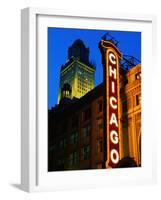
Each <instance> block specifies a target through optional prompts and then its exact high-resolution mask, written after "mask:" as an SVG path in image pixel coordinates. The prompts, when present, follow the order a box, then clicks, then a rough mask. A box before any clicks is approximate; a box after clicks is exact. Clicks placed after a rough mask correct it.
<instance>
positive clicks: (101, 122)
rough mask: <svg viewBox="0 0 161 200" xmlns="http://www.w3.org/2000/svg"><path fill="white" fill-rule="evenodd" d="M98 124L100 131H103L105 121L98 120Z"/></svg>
mask: <svg viewBox="0 0 161 200" xmlns="http://www.w3.org/2000/svg"><path fill="white" fill-rule="evenodd" d="M97 123H98V129H99V130H100V129H103V120H102V118H100V119H98V121H97Z"/></svg>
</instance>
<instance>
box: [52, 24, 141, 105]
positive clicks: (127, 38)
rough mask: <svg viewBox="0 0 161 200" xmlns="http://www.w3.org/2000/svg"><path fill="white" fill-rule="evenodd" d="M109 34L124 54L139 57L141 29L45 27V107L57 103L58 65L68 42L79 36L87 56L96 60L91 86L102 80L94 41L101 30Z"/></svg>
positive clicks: (62, 62) (99, 55)
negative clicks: (87, 48) (86, 49)
mask: <svg viewBox="0 0 161 200" xmlns="http://www.w3.org/2000/svg"><path fill="white" fill-rule="evenodd" d="M107 32H108V33H109V34H110V35H112V36H113V37H114V38H115V39H116V40H117V41H119V43H118V48H119V49H120V51H121V52H122V54H124V55H132V56H134V57H136V58H137V59H139V60H141V33H140V32H125V31H109V30H106V31H104V30H87V29H85V30H83V29H69V28H48V108H51V107H52V106H54V105H55V104H57V99H58V90H59V78H60V67H61V65H62V64H65V63H66V61H67V53H68V48H69V46H71V45H72V43H73V42H74V41H75V40H76V39H81V40H82V41H83V42H84V44H85V46H86V47H89V49H90V55H89V60H90V61H92V62H94V63H95V64H96V72H95V86H97V85H98V84H100V83H101V82H102V80H103V73H102V63H101V53H100V50H99V48H98V43H99V41H100V40H101V37H102V36H103V35H104V34H105V33H107Z"/></svg>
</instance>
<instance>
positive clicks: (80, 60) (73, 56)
mask: <svg viewBox="0 0 161 200" xmlns="http://www.w3.org/2000/svg"><path fill="white" fill-rule="evenodd" d="M94 75H95V67H94V66H93V65H92V64H91V63H90V62H89V48H86V47H85V45H84V43H83V42H82V41H81V40H79V39H78V40H76V41H75V42H74V43H73V44H72V46H71V47H69V49H68V61H67V63H66V64H65V65H62V66H61V70H60V84H59V94H58V103H59V102H60V100H61V99H62V88H63V86H64V84H66V83H68V84H69V85H70V86H71V99H72V98H74V97H75V98H80V97H82V96H84V95H85V94H86V93H87V92H89V91H90V90H92V89H93V88H94Z"/></svg>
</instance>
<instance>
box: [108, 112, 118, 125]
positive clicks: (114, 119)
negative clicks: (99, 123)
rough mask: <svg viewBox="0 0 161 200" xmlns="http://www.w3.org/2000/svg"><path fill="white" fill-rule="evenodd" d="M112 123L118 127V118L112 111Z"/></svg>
mask: <svg viewBox="0 0 161 200" xmlns="http://www.w3.org/2000/svg"><path fill="white" fill-rule="evenodd" d="M110 124H111V125H112V124H115V126H116V127H118V123H117V119H116V115H115V113H112V115H111V119H110Z"/></svg>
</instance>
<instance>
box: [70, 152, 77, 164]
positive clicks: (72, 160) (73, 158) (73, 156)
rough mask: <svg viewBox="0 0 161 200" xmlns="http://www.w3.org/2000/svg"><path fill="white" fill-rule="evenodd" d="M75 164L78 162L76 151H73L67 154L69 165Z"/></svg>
mask: <svg viewBox="0 0 161 200" xmlns="http://www.w3.org/2000/svg"><path fill="white" fill-rule="evenodd" d="M76 164H78V153H77V152H76V151H75V152H73V153H71V154H70V156H69V165H70V166H72V165H76Z"/></svg>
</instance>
